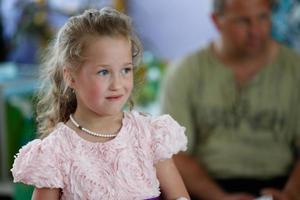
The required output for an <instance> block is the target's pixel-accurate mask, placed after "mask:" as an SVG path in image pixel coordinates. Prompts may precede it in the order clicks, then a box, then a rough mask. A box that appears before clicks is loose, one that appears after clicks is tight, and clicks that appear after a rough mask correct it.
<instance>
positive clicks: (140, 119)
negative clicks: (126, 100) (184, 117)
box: [128, 110, 181, 127]
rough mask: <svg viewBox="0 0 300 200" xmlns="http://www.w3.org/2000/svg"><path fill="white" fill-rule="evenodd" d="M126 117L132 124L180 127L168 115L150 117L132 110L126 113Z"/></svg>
mask: <svg viewBox="0 0 300 200" xmlns="http://www.w3.org/2000/svg"><path fill="white" fill-rule="evenodd" d="M128 115H129V118H130V119H131V121H132V122H133V123H134V122H135V123H143V124H145V125H149V126H152V127H157V126H159V127H173V126H175V127H181V126H180V125H179V124H178V122H177V121H176V120H174V119H173V118H172V117H171V116H170V115H168V114H163V115H159V116H152V115H150V114H148V113H145V112H139V111H135V110H132V111H130V112H128Z"/></svg>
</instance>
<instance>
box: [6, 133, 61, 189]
mask: <svg viewBox="0 0 300 200" xmlns="http://www.w3.org/2000/svg"><path fill="white" fill-rule="evenodd" d="M58 146H59V145H57V144H56V143H55V142H54V141H53V138H51V136H48V137H47V138H45V139H44V140H40V139H35V140H33V141H31V142H29V143H28V144H27V145H25V146H23V147H22V148H21V149H20V151H19V153H18V154H17V156H16V157H15V161H14V164H13V168H12V169H11V172H12V174H13V178H14V182H23V183H25V184H28V185H34V186H35V187H37V188H63V186H64V184H63V175H62V172H61V170H60V166H61V162H62V159H60V158H59V154H60V153H59V148H58Z"/></svg>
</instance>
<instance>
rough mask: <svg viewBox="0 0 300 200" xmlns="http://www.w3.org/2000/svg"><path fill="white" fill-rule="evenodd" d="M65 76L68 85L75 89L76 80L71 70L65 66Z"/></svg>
mask: <svg viewBox="0 0 300 200" xmlns="http://www.w3.org/2000/svg"><path fill="white" fill-rule="evenodd" d="M63 76H64V81H65V83H66V85H67V86H68V87H70V88H73V89H74V84H75V79H74V78H73V74H72V72H71V70H70V68H68V67H66V66H64V67H63Z"/></svg>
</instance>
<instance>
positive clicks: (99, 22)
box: [36, 7, 142, 138]
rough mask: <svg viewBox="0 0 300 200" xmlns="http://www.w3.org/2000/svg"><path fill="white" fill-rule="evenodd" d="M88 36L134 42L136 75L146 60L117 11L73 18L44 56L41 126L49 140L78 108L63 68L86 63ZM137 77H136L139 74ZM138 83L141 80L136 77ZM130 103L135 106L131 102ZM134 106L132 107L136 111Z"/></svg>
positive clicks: (129, 26) (88, 12) (128, 24)
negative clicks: (57, 127) (123, 38)
mask: <svg viewBox="0 0 300 200" xmlns="http://www.w3.org/2000/svg"><path fill="white" fill-rule="evenodd" d="M87 36H96V37H97V36H110V37H119V36H122V37H125V38H128V39H129V40H130V41H131V45H132V48H131V49H132V59H133V65H134V72H136V71H137V67H138V65H139V63H140V60H141V56H142V46H141V43H140V41H139V39H138V37H137V35H136V34H135V32H134V31H133V27H132V23H131V19H130V18H129V17H128V16H126V15H125V14H123V13H120V12H118V11H116V10H115V9H113V8H108V7H106V8H102V9H101V10H96V9H89V10H86V11H84V13H83V14H81V15H77V16H73V17H71V18H70V19H69V20H68V21H67V22H66V23H65V24H64V26H63V27H62V28H61V29H60V30H59V31H58V33H57V35H56V38H54V40H53V41H52V43H51V45H49V48H48V49H47V50H46V52H45V53H44V58H43V62H42V65H41V66H42V69H41V72H40V82H41V85H40V88H39V90H38V94H37V100H38V102H37V113H36V115H37V123H38V132H39V134H41V137H42V138H43V137H45V136H47V135H48V134H49V133H50V132H51V131H52V130H53V129H54V127H55V125H56V124H57V123H59V122H66V121H68V119H69V115H70V114H72V113H74V112H75V110H76V106H77V101H76V96H75V94H74V92H73V91H72V89H71V88H69V87H68V86H67V84H66V82H65V80H64V77H63V68H64V67H66V66H68V67H70V68H72V69H71V70H76V69H78V68H79V67H80V65H81V63H82V62H83V57H82V52H83V51H84V49H85V46H86V45H88V41H87V40H86V39H85V38H87ZM135 75H136V73H135ZM134 79H135V82H136V80H137V79H138V77H136V76H134ZM129 102H132V101H131V100H129ZM132 106H133V104H132V103H131V104H130V107H132Z"/></svg>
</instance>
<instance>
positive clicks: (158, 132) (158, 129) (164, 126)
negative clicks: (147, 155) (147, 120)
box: [151, 115, 187, 163]
mask: <svg viewBox="0 0 300 200" xmlns="http://www.w3.org/2000/svg"><path fill="white" fill-rule="evenodd" d="M151 127H152V128H151V135H152V145H151V148H152V151H153V156H154V163H156V162H158V161H160V160H165V159H168V158H171V157H172V156H173V155H174V154H177V153H178V152H179V151H185V150H186V148H187V137H186V136H185V133H184V132H185V128H184V127H182V126H180V125H179V124H178V123H177V122H176V121H175V120H174V119H173V118H171V117H170V116H169V115H162V116H160V117H157V118H155V119H153V120H152V122H151Z"/></svg>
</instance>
